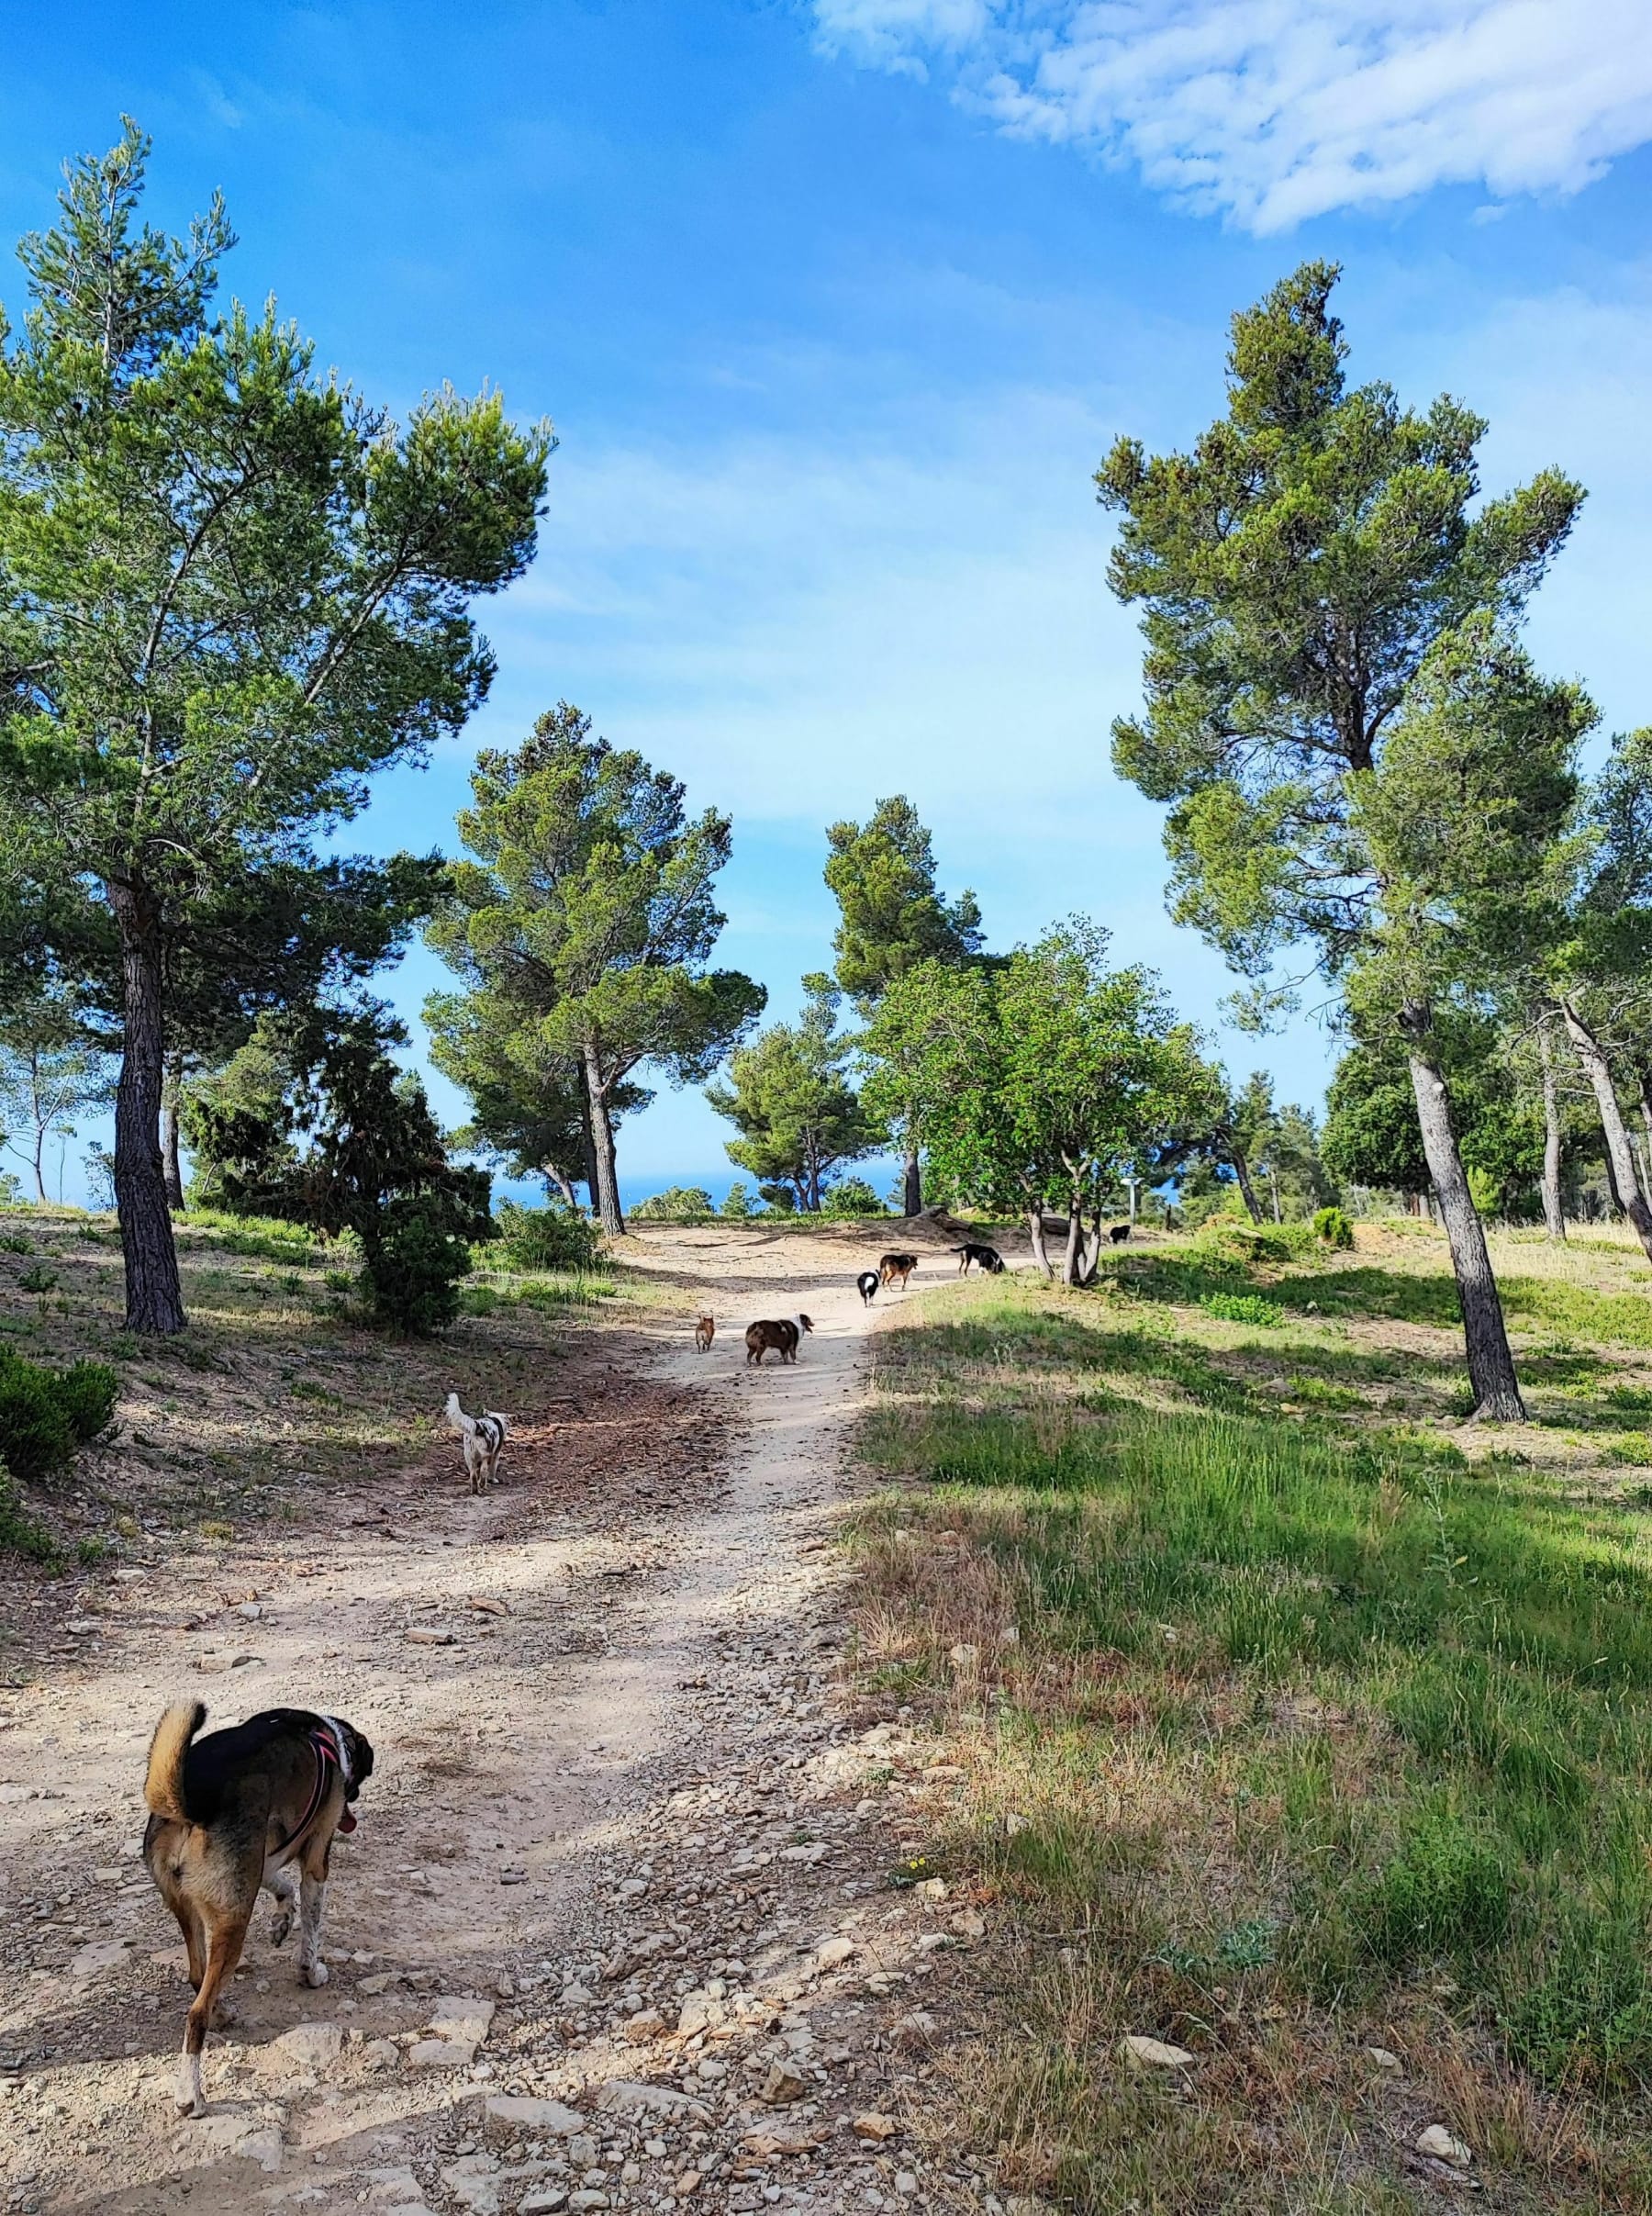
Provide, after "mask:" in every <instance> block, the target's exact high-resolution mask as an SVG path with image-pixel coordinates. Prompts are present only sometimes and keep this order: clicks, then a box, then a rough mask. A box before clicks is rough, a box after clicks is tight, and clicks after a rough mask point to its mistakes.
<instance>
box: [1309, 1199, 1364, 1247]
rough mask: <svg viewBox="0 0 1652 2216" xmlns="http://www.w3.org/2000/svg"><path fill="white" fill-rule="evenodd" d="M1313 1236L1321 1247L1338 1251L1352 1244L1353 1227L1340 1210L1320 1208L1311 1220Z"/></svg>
mask: <svg viewBox="0 0 1652 2216" xmlns="http://www.w3.org/2000/svg"><path fill="white" fill-rule="evenodd" d="M1313 1236H1314V1237H1315V1238H1316V1239H1318V1240H1319V1241H1320V1243H1321V1244H1322V1245H1323V1246H1326V1247H1334V1248H1337V1249H1338V1250H1339V1251H1340V1250H1343V1249H1345V1248H1349V1247H1351V1246H1352V1245H1353V1244H1354V1226H1353V1225H1352V1224H1351V1223H1350V1222H1349V1221H1348V1218H1347V1214H1346V1213H1345V1211H1344V1210H1343V1209H1341V1208H1322V1209H1320V1210H1319V1212H1318V1213H1317V1214H1315V1216H1314V1219H1313Z"/></svg>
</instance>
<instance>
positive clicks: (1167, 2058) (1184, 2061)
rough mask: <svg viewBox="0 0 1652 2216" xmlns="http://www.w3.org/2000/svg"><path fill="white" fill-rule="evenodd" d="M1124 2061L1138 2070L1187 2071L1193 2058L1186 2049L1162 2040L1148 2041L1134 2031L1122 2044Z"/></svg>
mask: <svg viewBox="0 0 1652 2216" xmlns="http://www.w3.org/2000/svg"><path fill="white" fill-rule="evenodd" d="M1120 2047H1121V2051H1122V2054H1123V2056H1124V2059H1125V2060H1126V2062H1128V2063H1129V2064H1130V2065H1132V2067H1133V2068H1134V2069H1138V2070H1185V2069H1187V2068H1188V2066H1189V2064H1190V2063H1191V2062H1192V2060H1193V2057H1192V2055H1191V2054H1189V2052H1188V2050H1187V2048H1186V2047H1173V2046H1171V2045H1169V2044H1168V2043H1166V2041H1164V2040H1162V2039H1146V2038H1144V2037H1143V2035H1142V2034H1141V2033H1140V2032H1139V2031H1132V2032H1131V2033H1130V2034H1129V2035H1128V2036H1127V2037H1126V2038H1125V2039H1123V2040H1122V2041H1121V2042H1120Z"/></svg>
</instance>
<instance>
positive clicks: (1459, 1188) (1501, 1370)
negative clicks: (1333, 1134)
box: [1403, 1008, 1526, 1424]
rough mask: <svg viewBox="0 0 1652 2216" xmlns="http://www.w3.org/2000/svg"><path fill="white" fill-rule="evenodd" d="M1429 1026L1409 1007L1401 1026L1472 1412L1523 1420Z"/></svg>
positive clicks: (1489, 1418)
mask: <svg viewBox="0 0 1652 2216" xmlns="http://www.w3.org/2000/svg"><path fill="white" fill-rule="evenodd" d="M1428 1027H1429V1026H1428V1011H1427V1010H1426V1009H1423V1008H1417V1009H1412V1010H1410V1011H1408V1012H1407V1020H1405V1022H1404V1024H1403V1028H1404V1029H1405V1031H1406V1032H1407V1034H1408V1054H1409V1058H1410V1062H1411V1076H1412V1091H1413V1092H1414V1093H1415V1095H1416V1099H1417V1122H1418V1125H1420V1127H1421V1130H1422V1134H1423V1154H1424V1155H1425V1156H1426V1158H1427V1160H1428V1170H1429V1175H1430V1176H1431V1177H1432V1178H1433V1179H1434V1194H1435V1197H1436V1198H1437V1200H1438V1201H1439V1203H1440V1214H1441V1217H1442V1219H1443V1220H1444V1222H1445V1226H1446V1240H1447V1243H1448V1244H1449V1246H1450V1248H1451V1268H1452V1274H1453V1275H1454V1276H1455V1277H1456V1279H1457V1300H1458V1302H1459V1304H1461V1307H1462V1311H1463V1337H1464V1342H1465V1344H1466V1347H1467V1349H1468V1382H1469V1385H1470V1387H1471V1389H1472V1391H1473V1393H1474V1416H1475V1417H1476V1418H1478V1419H1482V1420H1484V1421H1486V1422H1489V1423H1500V1424H1524V1422H1525V1420H1526V1412H1525V1403H1524V1401H1523V1400H1522V1399H1521V1397H1520V1381H1519V1380H1518V1379H1517V1378H1516V1376H1515V1374H1514V1358H1513V1356H1512V1354H1511V1353H1510V1351H1509V1335H1508V1332H1507V1330H1506V1329H1505V1328H1504V1326H1503V1312H1502V1302H1501V1299H1500V1298H1499V1296H1498V1291H1497V1280H1496V1278H1495V1277H1494V1276H1493V1275H1492V1273H1491V1257H1490V1254H1488V1253H1487V1251H1486V1233H1485V1226H1483V1225H1482V1224H1481V1222H1480V1220H1479V1210H1478V1209H1477V1208H1476V1207H1475V1205H1474V1195H1473V1194H1472V1193H1471V1192H1469V1190H1468V1172H1467V1171H1466V1170H1464V1168H1463V1158H1462V1155H1461V1154H1460V1153H1459V1151H1458V1149H1457V1133H1456V1132H1455V1131H1454V1130H1453V1129H1452V1126H1451V1102H1450V1097H1449V1095H1448V1094H1447V1092H1446V1079H1445V1074H1444V1072H1443V1071H1442V1070H1441V1069H1440V1067H1439V1064H1438V1062H1437V1061H1436V1060H1435V1059H1434V1055H1433V1053H1432V1051H1431V1050H1430V1049H1429V1047H1428V1046H1427V1045H1426V1044H1425V1043H1424V1042H1425V1039H1426V1035H1427V1031H1428Z"/></svg>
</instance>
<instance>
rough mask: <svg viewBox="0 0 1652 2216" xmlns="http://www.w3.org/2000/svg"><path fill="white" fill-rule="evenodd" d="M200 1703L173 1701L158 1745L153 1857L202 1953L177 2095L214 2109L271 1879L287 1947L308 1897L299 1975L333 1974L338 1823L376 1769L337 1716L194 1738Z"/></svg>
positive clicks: (290, 1711)
mask: <svg viewBox="0 0 1652 2216" xmlns="http://www.w3.org/2000/svg"><path fill="white" fill-rule="evenodd" d="M206 1720H207V1710H206V1708H205V1707H204V1706H203V1705H202V1704H201V1702H199V1701H198V1700H181V1701H178V1702H177V1703H175V1704H174V1706H173V1707H170V1708H168V1710H167V1711H166V1714H165V1715H164V1716H163V1717H162V1718H161V1721H160V1722H159V1723H158V1724H157V1725H156V1726H155V1736H154V1738H153V1739H152V1740H151V1741H150V1752H149V1770H148V1774H146V1776H145V1778H144V1781H143V1797H144V1800H145V1801H146V1802H147V1804H148V1806H149V1810H150V1819H149V1827H148V1829H147V1830H145V1832H144V1834H143V1859H144V1862H145V1863H147V1865H148V1867H149V1874H150V1875H151V1877H152V1878H153V1879H154V1881H155V1884H156V1886H158V1887H159V1889H160V1893H161V1897H162V1900H164V1901H165V1903H166V1905H167V1907H168V1908H170V1909H171V1910H172V1912H173V1915H174V1916H175V1917H176V1918H177V1919H178V1929H179V1930H180V1931H182V1932H183V1934H184V1945H185V1947H186V1948H187V1949H188V1950H189V1982H190V1984H191V1985H192V1986H193V1987H195V2005H194V2006H193V2007H192V2008H191V2009H190V2011H189V2020H188V2025H187V2028H186V2030H185V2031H184V2060H183V2064H182V2065H181V2068H180V2070H179V2075H178V2091H177V2102H178V2106H179V2108H180V2109H181V2110H183V2111H184V2114H185V2115H187V2116H199V2115H201V2114H203V2113H204V2112H205V2110H206V2105H207V2104H206V2101H205V2099H204V2098H202V2094H201V2049H202V2048H203V2047H204V2046H205V2045H206V2043H207V2028H208V2026H209V2025H210V2024H211V2022H212V2020H213V2015H214V2010H215V2009H216V2008H217V2007H218V2001H219V1995H220V1991H221V1988H222V1987H223V1986H224V1984H225V1981H226V1980H227V1979H228V1978H229V1977H230V1976H232V1975H234V1971H235V1965H236V1964H237V1963H238V1962H239V1961H240V1952H241V1948H242V1946H243V1945H244V1944H245V1943H246V1937H247V1926H248V1925H249V1924H250V1923H251V1920H252V1910H253V1908H255V1907H256V1905H257V1902H258V1893H259V1888H260V1886H264V1887H266V1888H267V1889H268V1890H269V1891H270V1892H272V1893H273V1895H274V1896H275V1900H276V1910H275V1924H274V1931H273V1938H274V1941H275V1943H276V1945H277V1946H279V1945H280V1944H281V1942H282V1941H283V1940H284V1939H285V1937H286V1935H287V1933H288V1932H289V1931H291V1930H292V1928H293V1902H294V1899H295V1897H296V1899H297V1902H298V1975H299V1976H300V1977H302V1978H303V1980H304V1982H305V1984H306V1985H309V1986H322V1985H325V1984H326V1983H327V1964H325V1963H324V1962H323V1961H322V1959H321V1903H322V1891H323V1887H324V1886H326V1884H327V1865H328V1858H329V1855H330V1854H331V1852H332V1842H333V1834H334V1832H335V1831H353V1830H355V1823H356V1819H355V1818H354V1816H353V1815H352V1812H351V1807H350V1804H351V1802H352V1800H354V1798H355V1797H356V1795H357V1794H358V1793H359V1792H360V1791H361V1789H362V1786H363V1783H364V1781H365V1780H366V1779H367V1778H368V1777H370V1776H371V1775H372V1774H373V1749H372V1748H371V1747H370V1746H369V1745H368V1743H367V1741H366V1740H364V1739H363V1736H362V1734H361V1733H360V1732H359V1731H356V1730H352V1728H351V1727H350V1725H349V1724H347V1723H343V1722H341V1721H340V1718H337V1717H336V1716H317V1715H313V1714H312V1713H311V1712H310V1711H309V1710H308V1709H307V1708H267V1709H266V1710H265V1711H264V1712H263V1714H262V1715H261V1716H250V1717H249V1718H247V1720H246V1722H245V1723H244V1724H237V1725H235V1726H233V1727H232V1728H231V1729H229V1730H228V1731H213V1732H209V1733H208V1735H207V1738H205V1739H202V1740H197V1739H196V1737H195V1734H196V1732H197V1731H199V1729H200V1728H201V1726H202V1725H203V1724H204V1723H205V1722H206Z"/></svg>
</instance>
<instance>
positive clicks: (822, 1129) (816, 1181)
mask: <svg viewBox="0 0 1652 2216" xmlns="http://www.w3.org/2000/svg"><path fill="white" fill-rule="evenodd" d="M854 1051H855V1042H854V1039H852V1038H849V1037H846V1036H845V1035H843V1033H841V1032H840V1031H839V1030H838V1028H837V996H836V994H835V993H832V992H830V991H815V992H812V993H811V994H810V996H809V1002H808V1004H807V1006H806V1007H805V1009H804V1012H803V1015H802V1017H801V1019H800V1020H799V1021H798V1023H796V1024H770V1025H769V1026H768V1028H767V1029H766V1030H765V1031H761V1032H759V1033H758V1035H757V1036H756V1037H755V1038H754V1039H753V1041H752V1043H751V1044H750V1046H742V1047H741V1048H740V1049H739V1050H738V1051H737V1052H736V1053H734V1054H733V1055H731V1057H730V1058H729V1074H728V1081H727V1082H726V1083H719V1084H715V1085H709V1086H708V1087H707V1088H706V1098H707V1100H708V1101H709V1102H710V1103H711V1105H712V1107H713V1108H715V1109H716V1111H717V1113H718V1114H719V1115H721V1116H726V1117H727V1118H728V1119H729V1121H730V1122H731V1124H732V1125H734V1126H735V1128H736V1129H737V1130H738V1132H739V1133H740V1136H739V1137H738V1138H737V1139H731V1140H730V1141H729V1142H728V1147H727V1152H728V1157H729V1159H730V1160H731V1162H734V1163H737V1164H738V1165H739V1167H740V1168H741V1169H742V1170H750V1171H751V1172H752V1174H753V1176H754V1177H755V1178H757V1179H758V1181H759V1182H760V1185H761V1189H762V1192H763V1194H764V1197H765V1200H767V1201H768V1202H769V1203H770V1204H771V1205H775V1204H776V1200H777V1195H778V1194H779V1193H780V1192H785V1193H786V1194H787V1201H788V1204H789V1205H791V1206H795V1207H796V1208H798V1209H799V1210H801V1211H804V1212H806V1213H809V1214H813V1213H815V1212H817V1211H818V1210H819V1209H820V1204H821V1199H822V1195H823V1194H824V1192H825V1190H826V1187H827V1184H828V1181H829V1180H830V1178H831V1175H832V1170H835V1169H836V1168H837V1167H838V1166H839V1165H840V1164H841V1163H844V1162H854V1161H860V1160H863V1159H864V1158H865V1156H867V1155H868V1154H873V1153H876V1150H877V1148H878V1147H881V1146H882V1145H883V1144H884V1141H885V1136H886V1133H885V1128H884V1125H882V1124H881V1123H880V1122H879V1121H878V1120H877V1119H876V1116H874V1115H872V1114H869V1113H868V1111H867V1109H866V1107H865V1103H864V1102H863V1101H862V1099H861V1096H860V1094H859V1093H858V1092H856V1091H855V1089H854V1083H853V1082H852V1080H851V1078H850V1075H849V1070H850V1066H851V1063H852V1061H853V1059H854Z"/></svg>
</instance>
